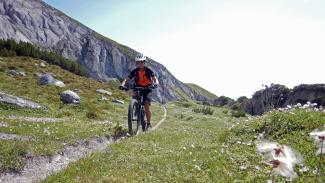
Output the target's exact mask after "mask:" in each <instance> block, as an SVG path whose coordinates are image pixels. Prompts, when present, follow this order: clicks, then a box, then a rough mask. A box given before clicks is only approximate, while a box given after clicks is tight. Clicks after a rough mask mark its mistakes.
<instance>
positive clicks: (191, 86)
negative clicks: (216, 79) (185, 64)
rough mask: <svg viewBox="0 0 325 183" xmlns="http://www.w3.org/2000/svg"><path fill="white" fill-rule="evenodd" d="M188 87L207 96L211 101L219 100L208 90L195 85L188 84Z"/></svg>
mask: <svg viewBox="0 0 325 183" xmlns="http://www.w3.org/2000/svg"><path fill="white" fill-rule="evenodd" d="M186 85H187V86H189V87H190V88H191V89H192V90H194V92H196V93H199V94H201V95H203V96H205V97H206V98H208V99H209V100H210V101H214V100H215V99H217V98H218V97H217V96H216V95H215V94H213V93H211V92H209V91H208V90H206V89H204V88H202V87H200V86H199V85H197V84H194V83H186ZM202 100H204V99H202Z"/></svg>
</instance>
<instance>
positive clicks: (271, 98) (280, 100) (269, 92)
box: [244, 84, 325, 115]
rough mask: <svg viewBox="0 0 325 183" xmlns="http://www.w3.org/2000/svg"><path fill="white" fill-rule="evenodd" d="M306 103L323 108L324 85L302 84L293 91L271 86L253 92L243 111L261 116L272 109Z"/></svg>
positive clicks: (324, 100)
mask: <svg viewBox="0 0 325 183" xmlns="http://www.w3.org/2000/svg"><path fill="white" fill-rule="evenodd" d="M307 102H311V103H317V105H318V106H323V107H325V84H313V85H305V84H303V85H299V86H296V87H294V88H293V89H289V88H287V87H285V86H283V85H278V84H272V85H271V86H270V87H266V88H265V89H262V90H259V91H257V92H255V94H254V95H253V97H252V98H251V99H249V100H248V101H246V102H245V103H246V105H245V106H244V110H245V112H247V113H249V114H252V115H261V114H263V113H264V112H266V111H269V110H271V109H274V108H283V107H286V106H287V105H296V104H297V103H300V104H302V105H304V104H306V103H307Z"/></svg>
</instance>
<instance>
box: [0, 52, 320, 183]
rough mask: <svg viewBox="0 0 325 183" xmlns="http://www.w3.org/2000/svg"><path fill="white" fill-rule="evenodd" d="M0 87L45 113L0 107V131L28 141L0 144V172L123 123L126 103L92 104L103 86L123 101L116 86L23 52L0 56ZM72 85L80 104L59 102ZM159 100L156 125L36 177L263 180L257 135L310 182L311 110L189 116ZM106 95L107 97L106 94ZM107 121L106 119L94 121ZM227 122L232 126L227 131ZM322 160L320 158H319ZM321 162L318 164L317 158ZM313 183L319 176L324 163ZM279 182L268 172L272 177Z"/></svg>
mask: <svg viewBox="0 0 325 183" xmlns="http://www.w3.org/2000/svg"><path fill="white" fill-rule="evenodd" d="M0 61H1V62H0V66H1V68H5V69H1V70H0V77H1V78H3V81H4V82H1V83H0V90H1V91H4V92H7V93H10V94H14V95H18V96H22V97H25V98H29V99H31V100H33V101H36V102H39V103H41V104H43V105H46V106H47V107H48V109H47V110H26V109H20V108H16V107H12V106H9V105H3V104H2V105H0V121H5V122H6V123H7V124H8V125H9V126H8V127H0V132H3V133H15V134H18V135H24V136H31V137H33V138H34V139H36V140H35V141H31V142H18V141H0V171H1V172H6V171H13V170H14V171H17V170H21V169H22V168H23V166H24V165H25V161H24V159H23V158H22V157H23V156H24V155H25V154H26V153H33V154H36V155H48V154H53V153H54V152H56V151H57V150H59V149H62V148H63V144H64V143H74V142H75V141H76V140H79V139H89V138H92V137H94V136H106V135H112V134H114V132H115V130H117V129H118V130H120V129H121V128H120V127H119V126H122V128H126V120H127V115H126V113H127V112H126V111H127V104H125V105H120V104H115V103H111V102H110V101H109V102H100V101H98V99H99V98H100V97H101V95H100V94H97V93H96V92H95V90H96V89H98V88H104V89H109V90H111V91H112V92H113V96H114V97H116V98H118V99H123V100H127V99H128V95H127V94H125V93H120V92H119V91H117V90H116V89H115V88H116V86H117V85H116V84H113V83H111V84H103V83H98V82H96V81H93V80H90V79H87V78H83V77H79V76H76V75H73V74H71V73H69V72H66V71H63V70H62V69H60V68H59V67H56V66H49V67H47V68H38V67H34V64H35V63H39V62H40V61H38V60H33V59H29V58H24V57H15V58H11V59H9V58H6V59H0ZM8 67H16V68H17V69H18V70H22V71H26V72H27V74H28V76H27V77H15V78H12V77H9V76H8V75H7V70H8ZM36 72H52V73H54V74H55V75H57V76H56V78H58V79H61V80H63V81H64V82H65V83H66V85H67V86H66V87H65V88H57V87H53V86H38V85H37V83H36V81H37V77H36V76H34V73H36ZM66 89H79V90H80V96H81V104H80V105H78V106H73V105H64V104H62V103H61V102H60V101H59V98H58V93H60V92H61V91H63V90H66ZM179 94H180V95H181V96H182V97H183V98H182V100H181V101H178V102H174V103H168V104H166V107H167V111H168V116H167V119H166V121H165V122H164V123H163V124H162V125H161V126H160V127H159V128H158V129H157V130H156V131H153V132H150V133H146V134H142V135H140V136H134V137H132V138H127V139H123V140H120V141H118V142H116V143H114V144H112V145H111V146H110V147H108V148H107V149H106V151H105V152H102V153H93V154H91V155H89V156H87V157H84V158H82V159H81V160H79V161H77V162H75V163H72V164H71V165H69V167H68V168H66V169H64V170H62V171H60V172H58V173H57V174H55V175H53V176H50V177H48V178H47V179H46V180H44V182H266V181H267V180H268V179H269V177H268V175H269V171H270V167H269V165H266V164H265V162H266V160H264V159H262V157H261V156H260V155H259V154H258V152H257V151H256V144H255V142H256V140H257V136H258V134H259V133H261V132H265V139H267V140H269V141H275V142H278V143H281V144H285V145H288V146H290V147H292V148H293V149H295V150H296V151H298V152H299V153H300V154H302V155H303V157H304V164H305V165H306V166H307V167H308V168H309V171H308V172H306V173H301V172H299V171H298V170H299V167H298V166H297V167H296V172H297V173H298V178H297V179H295V180H294V182H314V180H315V175H314V174H313V173H312V171H313V169H315V168H316V166H317V165H318V163H319V157H317V156H315V152H316V150H317V149H316V146H315V145H314V142H313V140H312V139H311V138H310V137H309V133H310V132H311V131H313V130H314V129H316V128H318V129H319V130H324V125H325V113H324V112H317V111H313V110H311V109H306V110H300V109H295V110H291V111H286V112H279V111H272V112H270V113H266V114H265V115H263V116H260V117H250V116H248V117H240V116H238V118H235V117H233V116H232V113H231V111H229V109H225V108H217V107H212V109H213V111H214V113H213V114H212V115H203V114H202V113H195V112H193V109H196V108H202V106H200V105H198V104H196V103H195V102H193V101H192V100H190V99H189V98H188V97H186V96H183V93H182V92H181V91H179ZM110 98H111V97H110ZM152 111H153V123H155V122H158V121H159V120H160V119H161V118H162V116H163V110H162V109H161V106H160V105H158V104H153V105H152ZM10 115H19V116H34V117H35V116H36V117H56V118H64V119H66V121H64V122H57V123H32V122H27V121H20V120H16V119H9V116H10ZM103 120H108V121H110V122H112V123H108V124H101V123H98V121H103ZM232 125H235V126H234V127H233V128H230V127H231V126H232ZM323 161H324V160H323ZM323 163H325V162H323ZM320 173H321V176H320V179H319V181H320V182H324V181H325V168H324V166H323V167H322V168H321V170H320ZM286 181H287V179H285V178H282V177H276V182H286Z"/></svg>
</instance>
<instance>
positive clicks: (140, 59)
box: [135, 53, 147, 62]
mask: <svg viewBox="0 0 325 183" xmlns="http://www.w3.org/2000/svg"><path fill="white" fill-rule="evenodd" d="M146 60H147V57H146V56H145V55H143V54H142V53H139V54H138V55H137V56H136V57H135V61H136V62H140V61H146Z"/></svg>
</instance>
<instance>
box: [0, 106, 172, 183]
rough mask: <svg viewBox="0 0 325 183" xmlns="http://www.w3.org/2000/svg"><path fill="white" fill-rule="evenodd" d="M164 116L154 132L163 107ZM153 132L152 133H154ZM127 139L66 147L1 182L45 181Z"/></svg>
mask: <svg viewBox="0 0 325 183" xmlns="http://www.w3.org/2000/svg"><path fill="white" fill-rule="evenodd" d="M162 108H163V109H164V115H163V118H162V119H161V120H160V121H159V122H158V123H157V125H156V126H154V127H153V128H152V130H155V129H157V128H158V127H159V126H160V125H161V123H162V122H164V121H165V119H166V116H167V110H166V108H165V107H164V106H163V107H162ZM152 130H151V131H152ZM120 138H125V137H124V136H122V137H119V138H106V137H98V138H94V139H92V140H90V141H83V140H80V141H79V142H78V143H77V144H76V145H74V146H72V145H69V146H66V147H65V148H64V149H63V150H62V151H60V152H59V153H57V154H55V155H52V156H47V157H44V156H42V157H32V158H29V159H27V165H26V166H25V168H24V170H23V171H22V172H20V173H7V174H3V175H0V182H1V183H2V182H4V183H7V182H8V183H31V182H38V181H40V180H43V179H45V178H46V177H47V176H49V175H52V174H54V173H56V172H58V171H60V170H62V169H64V168H66V167H68V165H69V164H70V163H72V162H75V161H77V160H79V159H81V158H83V157H85V156H87V155H89V154H91V153H94V152H103V151H105V150H110V149H109V148H107V147H108V146H109V145H110V144H112V143H113V142H115V141H116V140H119V139H120Z"/></svg>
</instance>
